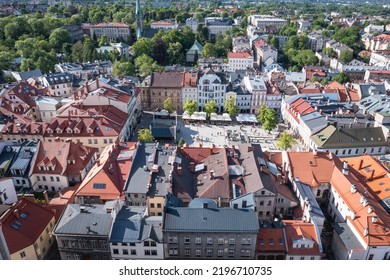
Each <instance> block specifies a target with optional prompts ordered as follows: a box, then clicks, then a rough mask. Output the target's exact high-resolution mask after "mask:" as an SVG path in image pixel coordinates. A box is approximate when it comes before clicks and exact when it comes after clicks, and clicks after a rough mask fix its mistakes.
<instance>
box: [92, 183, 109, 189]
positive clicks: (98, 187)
mask: <svg viewBox="0 0 390 280" xmlns="http://www.w3.org/2000/svg"><path fill="white" fill-rule="evenodd" d="M93 188H94V189H105V188H106V184H97V183H95V184H93Z"/></svg>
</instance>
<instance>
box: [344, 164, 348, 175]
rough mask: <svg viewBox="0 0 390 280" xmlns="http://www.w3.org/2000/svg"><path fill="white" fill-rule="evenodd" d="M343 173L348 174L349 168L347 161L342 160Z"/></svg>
mask: <svg viewBox="0 0 390 280" xmlns="http://www.w3.org/2000/svg"><path fill="white" fill-rule="evenodd" d="M343 174H344V175H348V174H349V168H348V162H346V161H344V162H343Z"/></svg>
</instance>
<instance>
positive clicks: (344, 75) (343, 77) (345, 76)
mask: <svg viewBox="0 0 390 280" xmlns="http://www.w3.org/2000/svg"><path fill="white" fill-rule="evenodd" d="M332 81H336V82H339V83H340V84H345V83H347V82H349V77H348V74H347V73H345V72H340V73H339V74H337V75H336V76H334V77H333V79H332Z"/></svg>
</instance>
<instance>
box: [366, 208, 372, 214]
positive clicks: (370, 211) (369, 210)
mask: <svg viewBox="0 0 390 280" xmlns="http://www.w3.org/2000/svg"><path fill="white" fill-rule="evenodd" d="M367 212H368V214H371V213H372V207H371V206H370V207H368V209H367Z"/></svg>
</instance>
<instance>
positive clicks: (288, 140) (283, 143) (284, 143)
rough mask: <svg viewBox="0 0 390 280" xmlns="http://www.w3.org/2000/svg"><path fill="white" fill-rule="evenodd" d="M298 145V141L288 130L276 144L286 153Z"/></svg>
mask: <svg viewBox="0 0 390 280" xmlns="http://www.w3.org/2000/svg"><path fill="white" fill-rule="evenodd" d="M296 143H297V140H295V139H294V137H293V136H292V135H291V134H290V133H288V132H287V131H286V130H285V131H283V132H282V134H281V135H280V137H279V139H278V141H277V142H276V146H277V147H278V148H280V149H282V150H284V151H286V150H288V149H290V148H291V147H292V146H293V145H295V144H296Z"/></svg>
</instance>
